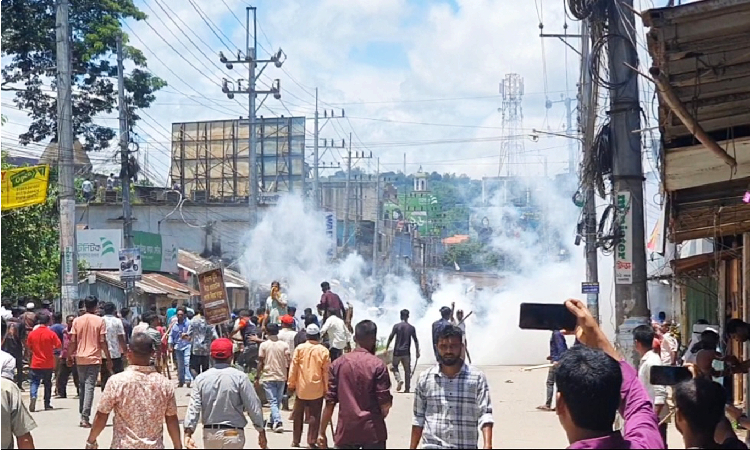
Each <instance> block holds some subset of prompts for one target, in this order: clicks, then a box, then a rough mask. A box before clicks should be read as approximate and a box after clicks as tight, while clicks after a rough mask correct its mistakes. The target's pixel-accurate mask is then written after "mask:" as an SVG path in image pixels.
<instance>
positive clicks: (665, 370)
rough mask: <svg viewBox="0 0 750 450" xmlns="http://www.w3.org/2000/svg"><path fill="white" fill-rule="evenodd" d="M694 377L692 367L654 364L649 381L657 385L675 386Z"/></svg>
mask: <svg viewBox="0 0 750 450" xmlns="http://www.w3.org/2000/svg"><path fill="white" fill-rule="evenodd" d="M692 379H693V374H692V373H691V372H690V369H689V368H687V367H684V366H652V367H651V372H650V374H649V381H650V382H651V384H653V385H656V386H674V385H676V384H680V383H682V382H683V381H688V380H692Z"/></svg>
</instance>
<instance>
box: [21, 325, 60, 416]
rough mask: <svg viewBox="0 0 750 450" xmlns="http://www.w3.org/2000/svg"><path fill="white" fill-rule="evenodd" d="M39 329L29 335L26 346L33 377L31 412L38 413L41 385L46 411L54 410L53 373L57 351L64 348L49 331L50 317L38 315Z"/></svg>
mask: <svg viewBox="0 0 750 450" xmlns="http://www.w3.org/2000/svg"><path fill="white" fill-rule="evenodd" d="M36 322H37V324H39V328H37V329H36V330H34V331H32V332H31V333H29V337H28V339H27V340H26V345H27V346H28V347H29V351H31V364H30V365H29V376H30V377H31V398H30V399H29V411H31V412H34V411H36V399H37V398H38V392H39V384H40V383H41V384H44V410H45V411H47V410H50V409H52V404H51V401H52V372H53V371H54V369H55V350H56V349H59V348H61V347H62V342H60V339H58V338H57V335H56V334H55V332H54V331H52V330H50V329H49V325H50V316H49V315H47V314H44V313H39V314H37V319H36Z"/></svg>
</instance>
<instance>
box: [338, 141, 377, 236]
mask: <svg viewBox="0 0 750 450" xmlns="http://www.w3.org/2000/svg"><path fill="white" fill-rule="evenodd" d="M352 158H356V159H358V160H359V159H372V152H370V155H369V156H366V155H365V152H362V154H360V153H359V152H355V154H354V156H352V133H349V151H348V152H347V155H346V186H345V187H344V190H345V191H346V192H345V195H346V197H345V198H344V208H345V211H344V245H343V248H344V251H346V249H347V247H348V245H349V211H350V209H351V199H352V195H351V182H352Z"/></svg>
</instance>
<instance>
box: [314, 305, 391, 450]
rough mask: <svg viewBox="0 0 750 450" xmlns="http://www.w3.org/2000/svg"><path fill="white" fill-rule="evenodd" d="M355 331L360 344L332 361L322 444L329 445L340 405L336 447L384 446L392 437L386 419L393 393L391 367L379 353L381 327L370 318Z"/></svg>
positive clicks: (320, 442) (320, 433)
mask: <svg viewBox="0 0 750 450" xmlns="http://www.w3.org/2000/svg"><path fill="white" fill-rule="evenodd" d="M354 334H355V340H356V342H357V344H358V345H359V347H358V348H357V349H355V350H354V351H352V352H350V353H347V354H346V355H344V356H342V357H341V358H339V359H337V360H336V361H335V362H333V364H331V368H330V371H329V376H328V390H327V393H326V407H325V410H324V411H323V418H322V419H321V421H320V428H319V436H318V446H319V447H321V448H326V447H327V446H328V439H327V438H326V429H327V428H328V424H329V423H330V422H331V418H332V417H333V411H334V408H336V405H337V404H338V405H339V416H338V421H337V422H336V433H335V435H334V438H333V441H334V443H335V444H336V448H367V449H381V448H382V449H384V448H386V441H387V439H388V430H387V428H386V425H385V418H386V417H388V412H389V411H390V409H391V406H392V405H393V396H392V395H391V379H390V377H389V376H388V367H386V365H385V363H384V362H383V361H382V360H381V359H380V358H378V357H377V356H375V351H376V349H377V345H378V327H377V325H375V323H374V322H372V321H370V320H363V321H362V322H360V323H358V324H357V326H356V328H355V331H354Z"/></svg>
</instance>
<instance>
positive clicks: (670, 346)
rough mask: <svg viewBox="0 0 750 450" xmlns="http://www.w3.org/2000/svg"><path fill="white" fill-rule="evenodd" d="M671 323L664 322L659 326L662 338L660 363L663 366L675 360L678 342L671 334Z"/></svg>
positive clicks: (671, 363)
mask: <svg viewBox="0 0 750 450" xmlns="http://www.w3.org/2000/svg"><path fill="white" fill-rule="evenodd" d="M670 328H671V325H670V324H669V323H665V324H663V325H662V326H661V332H662V337H663V339H662V340H661V355H660V356H661V363H662V364H663V365H665V366H672V365H674V364H675V363H676V362H677V348H678V347H679V343H678V342H677V339H676V338H675V337H674V336H673V335H672V332H671V330H670Z"/></svg>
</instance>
